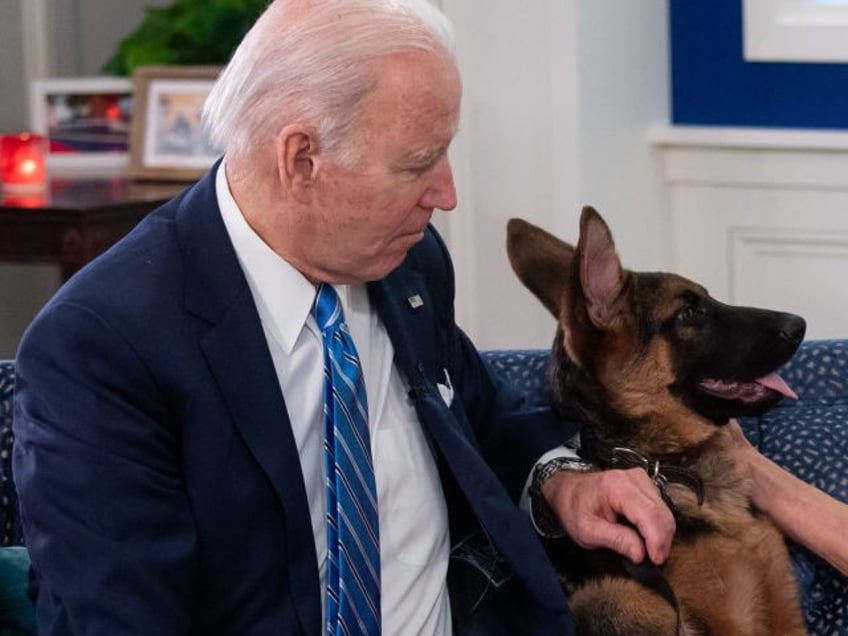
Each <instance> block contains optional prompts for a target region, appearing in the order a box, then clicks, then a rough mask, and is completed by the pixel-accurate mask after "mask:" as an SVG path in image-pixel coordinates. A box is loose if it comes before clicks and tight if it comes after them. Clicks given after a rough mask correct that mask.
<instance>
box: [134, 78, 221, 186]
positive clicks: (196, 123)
mask: <svg viewBox="0 0 848 636" xmlns="http://www.w3.org/2000/svg"><path fill="white" fill-rule="evenodd" d="M220 71H221V68H220V67H218V66H143V67H139V68H136V70H135V73H134V74H133V86H134V99H135V109H134V112H133V120H132V131H131V135H130V169H129V174H130V176H131V177H132V178H135V179H155V180H163V181H195V180H196V179H199V178H200V177H201V176H202V175H203V174H204V173H205V172H206V171H207V170H208V169H209V168H210V167H211V166H212V164H213V163H214V162H215V160H216V159H218V157H219V156H220V154H221V153H220V152H219V151H217V150H216V149H215V148H213V147H212V146H211V145H210V143H209V141H208V139H207V137H206V135H205V134H204V132H203V130H202V128H201V125H200V113H201V110H202V107H203V103H204V101H205V100H206V96H207V95H208V94H209V91H210V90H211V89H212V85H213V84H214V81H215V78H216V77H217V76H218V73H219V72H220Z"/></svg>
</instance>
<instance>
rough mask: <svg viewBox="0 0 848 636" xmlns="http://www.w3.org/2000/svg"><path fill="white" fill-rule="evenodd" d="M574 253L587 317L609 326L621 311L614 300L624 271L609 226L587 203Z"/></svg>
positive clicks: (601, 324) (598, 325) (596, 324)
mask: <svg viewBox="0 0 848 636" xmlns="http://www.w3.org/2000/svg"><path fill="white" fill-rule="evenodd" d="M577 253H578V254H579V259H580V263H579V266H580V284H581V285H582V287H583V295H584V296H585V298H586V312H587V313H588V315H589V319H590V320H591V321H592V323H593V324H594V325H595V326H596V327H598V328H599V329H607V328H610V327H612V326H614V321H615V318H616V316H617V315H618V314H619V313H620V312H619V309H618V307H617V301H618V298H619V296H620V294H621V291H622V288H623V286H624V273H623V271H622V268H621V261H620V260H619V258H618V254H617V253H616V251H615V243H614V242H613V240H612V234H611V233H610V230H609V227H608V226H607V224H606V223H605V222H604V220H603V219H602V218H601V215H600V214H598V213H597V212H596V211H595V209H594V208H591V207H589V206H586V207H584V208H583V213H582V214H581V216H580V241H579V242H578V244H577Z"/></svg>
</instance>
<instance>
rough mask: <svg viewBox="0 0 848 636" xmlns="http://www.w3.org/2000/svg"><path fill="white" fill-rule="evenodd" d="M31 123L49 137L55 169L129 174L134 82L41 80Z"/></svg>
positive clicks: (51, 163)
mask: <svg viewBox="0 0 848 636" xmlns="http://www.w3.org/2000/svg"><path fill="white" fill-rule="evenodd" d="M30 93H31V94H30V126H31V128H32V131H33V132H35V133H38V134H41V135H45V136H46V137H47V139H48V155H47V168H48V170H50V171H51V172H54V173H55V172H83V173H86V172H106V173H121V172H126V170H127V167H128V165H129V144H130V130H131V122H132V111H133V83H132V81H131V80H129V79H128V78H122V77H77V78H42V79H35V80H33V81H32V84H31V91H30Z"/></svg>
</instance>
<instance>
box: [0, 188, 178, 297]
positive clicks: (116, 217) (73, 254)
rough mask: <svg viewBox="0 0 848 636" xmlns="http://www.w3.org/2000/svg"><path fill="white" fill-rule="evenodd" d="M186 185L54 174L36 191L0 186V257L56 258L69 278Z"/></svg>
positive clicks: (32, 260)
mask: <svg viewBox="0 0 848 636" xmlns="http://www.w3.org/2000/svg"><path fill="white" fill-rule="evenodd" d="M186 187H188V186H187V184H184V183H151V182H140V181H132V180H130V179H128V178H126V177H108V178H97V179H91V178H63V179H54V180H51V182H50V186H49V188H48V189H46V190H45V192H43V193H40V194H34V195H12V194H10V193H4V192H2V191H0V261H6V262H17V263H57V264H58V265H59V267H60V269H61V275H62V280H63V281H65V280H67V279H68V278H70V277H71V275H72V274H73V273H74V272H76V271H77V270H78V269H80V268H81V267H82V266H83V265H85V264H86V263H88V262H89V261H90V260H92V259H93V258H94V257H95V256H97V255H98V254H100V253H102V252H104V251H105V250H106V249H107V248H108V247H109V246H111V245H112V244H113V243H115V242H116V241H118V239H120V238H121V237H122V236H124V235H125V234H126V233H127V232H129V231H130V230H131V229H132V228H133V227H134V226H135V225H136V224H137V223H138V222H139V221H140V220H141V219H142V218H144V216H145V215H146V214H148V213H149V212H150V211H151V210H153V209H154V208H156V207H158V206H159V205H161V204H162V203H164V202H165V201H167V200H168V199H170V198H171V197H173V196H175V195H176V194H178V193H180V192H181V191H182V190H184V189H185V188H186Z"/></svg>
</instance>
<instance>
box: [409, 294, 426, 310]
mask: <svg viewBox="0 0 848 636" xmlns="http://www.w3.org/2000/svg"><path fill="white" fill-rule="evenodd" d="M407 300H408V301H409V306H410V307H412V308H413V309H418V308H419V307H423V306H424V301H423V300H421V296H419V295H418V294H415V295H414V296H410V297H409V298H407Z"/></svg>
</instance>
